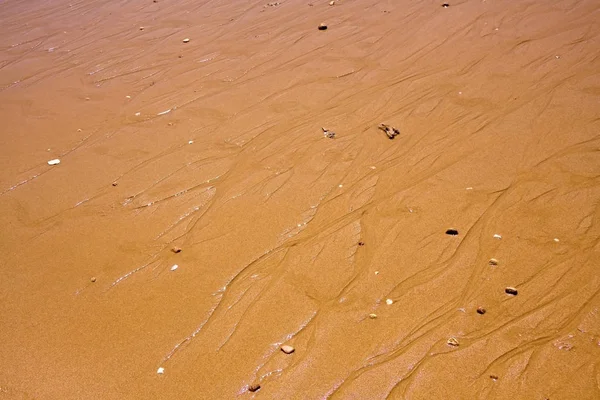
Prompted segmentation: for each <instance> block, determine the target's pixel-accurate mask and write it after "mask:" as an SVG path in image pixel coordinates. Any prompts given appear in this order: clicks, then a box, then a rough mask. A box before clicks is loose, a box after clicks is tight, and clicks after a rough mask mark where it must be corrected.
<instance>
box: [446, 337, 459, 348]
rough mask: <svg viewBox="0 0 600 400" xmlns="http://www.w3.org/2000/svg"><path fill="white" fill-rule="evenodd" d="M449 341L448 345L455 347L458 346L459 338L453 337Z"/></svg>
mask: <svg viewBox="0 0 600 400" xmlns="http://www.w3.org/2000/svg"><path fill="white" fill-rule="evenodd" d="M446 343H448V346H453V347H458V345H459V344H458V340H457V339H456V338H453V337H451V338H450V339H448V341H447V342H446Z"/></svg>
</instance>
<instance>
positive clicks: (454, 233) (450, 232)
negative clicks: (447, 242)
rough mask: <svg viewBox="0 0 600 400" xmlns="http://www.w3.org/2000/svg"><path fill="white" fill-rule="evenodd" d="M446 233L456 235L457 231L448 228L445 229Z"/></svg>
mask: <svg viewBox="0 0 600 400" xmlns="http://www.w3.org/2000/svg"><path fill="white" fill-rule="evenodd" d="M446 235H452V236H456V235H458V231H457V230H456V229H448V230H447V231H446Z"/></svg>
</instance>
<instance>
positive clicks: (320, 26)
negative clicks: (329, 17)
mask: <svg viewBox="0 0 600 400" xmlns="http://www.w3.org/2000/svg"><path fill="white" fill-rule="evenodd" d="M326 29H327V25H325V24H319V30H320V31H324V30H326Z"/></svg>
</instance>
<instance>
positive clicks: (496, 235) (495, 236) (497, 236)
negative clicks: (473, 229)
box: [494, 233, 502, 239]
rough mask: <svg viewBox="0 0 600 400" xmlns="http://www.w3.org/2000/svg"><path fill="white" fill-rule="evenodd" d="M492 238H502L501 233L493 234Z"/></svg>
mask: <svg viewBox="0 0 600 400" xmlns="http://www.w3.org/2000/svg"><path fill="white" fill-rule="evenodd" d="M494 239H502V235H498V234H497V233H496V234H495V235H494Z"/></svg>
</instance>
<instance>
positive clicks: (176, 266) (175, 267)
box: [171, 264, 179, 271]
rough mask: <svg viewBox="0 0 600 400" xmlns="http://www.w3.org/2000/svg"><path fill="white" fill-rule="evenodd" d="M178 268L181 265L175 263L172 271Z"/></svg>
mask: <svg viewBox="0 0 600 400" xmlns="http://www.w3.org/2000/svg"><path fill="white" fill-rule="evenodd" d="M177 268H179V265H177V264H175V265H173V266H172V267H171V271H175V270H176V269H177Z"/></svg>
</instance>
